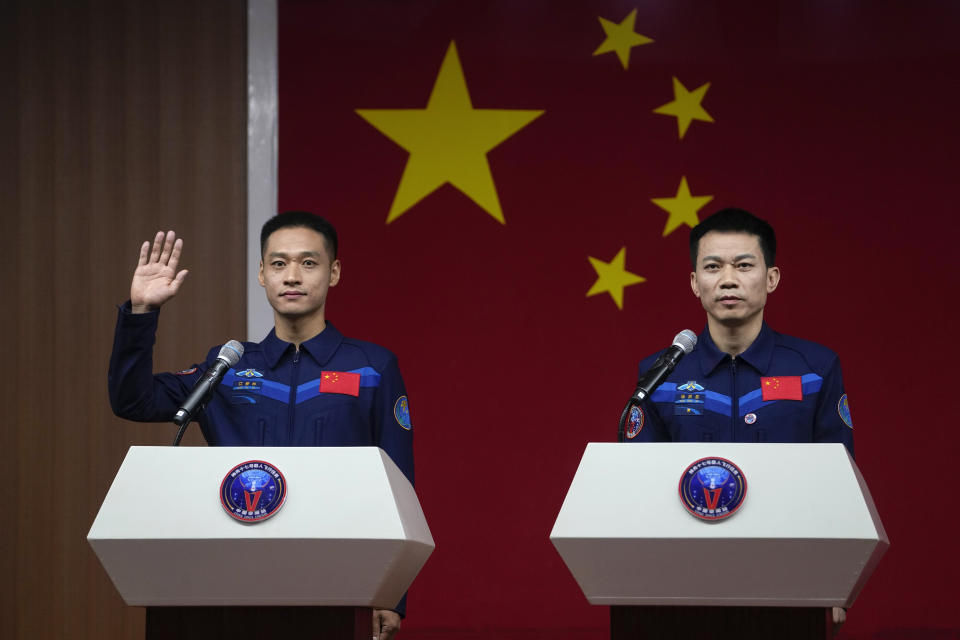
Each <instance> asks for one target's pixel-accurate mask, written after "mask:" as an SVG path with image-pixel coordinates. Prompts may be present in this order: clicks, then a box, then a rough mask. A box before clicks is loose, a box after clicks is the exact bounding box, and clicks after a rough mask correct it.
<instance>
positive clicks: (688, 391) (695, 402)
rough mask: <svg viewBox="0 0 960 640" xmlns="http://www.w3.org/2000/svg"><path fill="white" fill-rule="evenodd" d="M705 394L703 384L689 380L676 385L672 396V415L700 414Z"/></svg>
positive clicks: (701, 413)
mask: <svg viewBox="0 0 960 640" xmlns="http://www.w3.org/2000/svg"><path fill="white" fill-rule="evenodd" d="M705 400H706V394H705V393H704V389H703V385H700V384H697V382H696V381H695V380H691V381H689V382H687V383H686V384H681V385H679V386H678V387H677V392H676V395H674V397H673V415H675V416H702V415H703V410H704V404H705Z"/></svg>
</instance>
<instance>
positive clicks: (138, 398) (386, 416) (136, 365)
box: [108, 301, 414, 614]
mask: <svg viewBox="0 0 960 640" xmlns="http://www.w3.org/2000/svg"><path fill="white" fill-rule="evenodd" d="M159 315H160V314H159V312H154V313H143V314H133V313H131V312H130V303H129V301H128V302H127V303H126V304H125V305H123V306H122V307H120V311H119V314H118V317H117V327H116V331H115V333H114V343H113V353H112V355H111V356H110V371H109V375H108V386H109V392H110V405H111V407H112V408H113V412H114V413H115V414H116V415H117V416H119V417H121V418H126V419H128V420H137V421H140V422H165V421H169V420H172V418H173V415H174V414H175V413H176V412H177V409H178V408H179V407H180V405H181V403H182V402H183V401H184V400H185V399H186V397H187V396H188V395H189V393H190V391H191V390H192V389H193V387H194V385H195V384H196V383H197V381H198V380H199V379H200V377H201V376H202V375H203V373H204V372H205V371H206V370H207V368H209V367H210V366H212V365H213V363H214V361H215V360H216V357H217V355H218V354H219V353H220V347H214V348H213V349H211V350H210V352H209V353H208V354H207V359H206V360H205V361H204V362H203V363H201V364H196V365H193V366H192V367H189V368H188V369H186V370H184V371H181V372H179V373H157V374H154V373H153V344H154V340H155V336H156V331H157V322H158V318H159ZM243 346H244V352H243V357H242V358H241V359H240V361H239V362H238V363H237V365H236V366H235V367H233V368H232V369H230V370H229V371H228V372H227V374H226V375H225V376H224V378H223V380H222V382H221V383H220V384H219V385H218V386H217V388H216V390H215V392H214V394H213V396H212V397H211V399H210V402H208V403H207V406H206V408H205V409H204V410H203V411H202V412H199V413H198V414H197V415H195V416H194V418H195V419H196V420H197V421H198V422H199V424H200V429H201V431H202V432H203V436H204V438H205V439H206V441H207V443H208V444H209V445H211V446H266V447H284V446H299V447H320V446H325V447H344V446H377V447H380V448H381V449H383V450H384V451H386V452H387V454H388V455H389V456H390V458H391V459H392V460H393V461H394V463H396V465H397V467H399V468H400V470H401V471H402V472H403V474H404V475H405V476H406V477H407V479H408V480H410V483H411V484H413V479H414V474H413V429H412V425H411V422H410V412H409V405H408V402H407V392H406V389H405V387H404V384H403V379H402V378H401V376H400V369H399V367H398V366H397V358H396V356H394V355H393V354H392V353H391V352H390V351H388V350H387V349H384V348H383V347H380V346H377V345H375V344H372V343H370V342H363V341H361V340H353V339H351V338H346V337H344V336H343V334H341V333H340V332H339V331H337V329H336V328H335V327H334V326H333V325H332V324H330V323H329V322H328V323H327V326H326V328H325V329H324V330H323V331H322V332H320V334H318V335H317V336H315V337H313V338H311V339H310V340H307V341H306V342H304V343H303V344H301V345H300V350H299V351H297V349H296V348H295V347H294V345H293V344H291V343H289V342H284V341H282V340H280V339H279V338H277V336H276V333H275V332H274V331H273V330H271V331H270V334H269V335H268V336H267V337H266V338H264V340H263V341H262V342H259V343H257V342H245V343H243ZM325 372H326V373H327V374H337V375H336V376H334V377H335V378H338V379H339V380H340V381H341V384H340V385H337V383H336V382H334V384H333V390H332V391H327V392H321V391H320V386H321V376H322V375H323V374H324V373H325ZM344 373H350V374H357V375H358V376H359V385H358V386H357V388H352V386H351V384H349V383H350V382H356V380H357V376H343V374H344ZM327 380H328V381H329V380H330V378H329V377H328V378H327ZM344 380H347V382H348V384H345V385H344V384H343V381H344ZM329 388H330V387H328V389H329ZM354 394H356V395H354ZM405 601H406V596H404V598H403V600H402V601H401V602H400V605H398V607H397V610H398V611H399V612H400V613H401V614H402V613H404V610H405Z"/></svg>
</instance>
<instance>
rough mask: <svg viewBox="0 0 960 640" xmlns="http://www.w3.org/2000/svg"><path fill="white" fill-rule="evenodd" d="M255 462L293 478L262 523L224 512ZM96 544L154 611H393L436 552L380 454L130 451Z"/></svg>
mask: <svg viewBox="0 0 960 640" xmlns="http://www.w3.org/2000/svg"><path fill="white" fill-rule="evenodd" d="M248 460H263V461H266V462H269V463H270V464H271V465H273V466H275V467H276V468H277V469H278V470H280V472H281V473H283V475H284V477H285V479H286V498H285V502H284V504H283V506H282V507H281V508H280V510H279V511H278V512H276V514H275V515H273V516H272V517H270V518H269V519H266V520H263V521H261V522H256V523H244V522H240V521H237V520H235V519H233V518H232V517H230V515H229V514H227V512H226V511H225V510H224V508H223V507H222V506H221V504H220V484H221V481H222V480H223V478H224V476H225V475H226V474H227V472H229V471H230V470H231V469H232V468H233V467H235V466H236V465H238V464H240V463H242V462H245V461H248ZM87 539H88V541H89V542H90V545H91V546H92V547H93V550H94V552H95V553H96V554H97V557H98V558H99V559H100V562H101V563H102V564H103V567H104V569H106V571H107V573H108V574H109V575H110V579H111V580H112V581H113V583H114V585H115V586H116V588H117V591H118V592H119V593H120V595H121V597H122V598H123V600H124V602H126V603H127V604H129V605H136V606H147V607H210V606H224V607H227V606H229V607H236V606H255V607H263V606H269V607H284V606H300V607H303V606H304V605H310V606H313V607H348V608H353V607H364V608H367V607H373V608H392V607H395V606H396V605H397V603H398V601H399V600H400V598H401V597H402V596H403V594H404V592H405V591H406V590H407V588H408V587H409V586H410V584H411V583H412V582H413V579H414V578H415V577H416V575H417V573H418V572H419V571H420V569H421V567H422V566H423V564H424V563H425V562H426V560H427V558H428V557H429V556H430V554H431V552H432V551H433V548H434V542H433V537H432V536H431V534H430V529H429V528H428V526H427V522H426V519H425V518H424V515H423V511H422V509H421V508H420V503H419V501H418V500H417V496H416V493H415V492H414V490H413V487H412V486H411V485H410V483H409V482H408V481H407V479H406V477H404V475H403V473H402V472H401V471H400V470H399V469H398V468H397V466H396V465H395V464H394V463H393V461H392V460H391V459H390V458H389V456H387V454H386V453H384V452H383V451H382V450H380V449H378V448H376V447H131V448H130V450H129V452H128V453H127V457H126V458H125V460H124V461H123V464H122V465H121V467H120V470H119V471H118V473H117V476H116V478H115V479H114V482H113V485H112V486H111V487H110V490H109V492H108V493H107V496H106V498H105V499H104V502H103V506H102V507H101V508H100V512H99V513H98V514H97V517H96V520H95V521H94V523H93V526H92V527H91V528H90V532H89V534H88V535H87ZM233 611H237V610H233ZM367 611H369V610H367ZM366 615H367V616H368V617H369V613H367V614H366ZM148 624H149V614H148ZM230 624H234V626H233V628H232V632H236V630H237V628H244V621H243V620H240V619H238V620H233V621H228V627H229V625H230ZM148 632H149V629H148ZM366 637H367V638H369V637H370V635H369V633H367V635H366Z"/></svg>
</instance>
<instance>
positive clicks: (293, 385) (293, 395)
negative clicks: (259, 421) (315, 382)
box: [287, 349, 300, 446]
mask: <svg viewBox="0 0 960 640" xmlns="http://www.w3.org/2000/svg"><path fill="white" fill-rule="evenodd" d="M299 363H300V349H297V350H296V351H294V352H293V367H292V368H291V370H290V404H289V405H288V406H287V413H288V414H289V416H290V423H289V424H288V425H287V446H293V431H294V416H293V412H294V408H295V407H296V406H297V380H298V377H299V376H298V375H297V372H298V371H299V369H300V367H298V366H297V365H298V364H299Z"/></svg>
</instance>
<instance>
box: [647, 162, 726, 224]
mask: <svg viewBox="0 0 960 640" xmlns="http://www.w3.org/2000/svg"><path fill="white" fill-rule="evenodd" d="M711 200H713V196H692V195H690V187H688V186H687V176H683V177H681V178H680V186H679V187H678V188H677V195H675V196H674V197H672V198H650V201H651V202H653V204H655V205H657V206H658V207H660V208H661V209H663V210H664V211H666V212H667V213H669V214H670V217H669V218H667V225H666V226H665V227H664V228H663V235H664V237H666V236H667V234H669V233H670V232H672V231H673V230H674V229H676V228H677V227H679V226H680V225H681V224H686V225H687V226H689V227H691V228H693V227H695V226H697V223H699V222H700V218H699V217H698V216H697V212H698V211H700V209H702V208H703V207H704V206H706V204H707V203H708V202H710V201H711Z"/></svg>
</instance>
